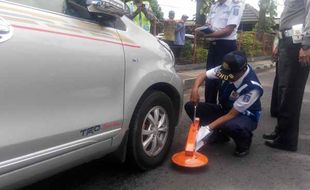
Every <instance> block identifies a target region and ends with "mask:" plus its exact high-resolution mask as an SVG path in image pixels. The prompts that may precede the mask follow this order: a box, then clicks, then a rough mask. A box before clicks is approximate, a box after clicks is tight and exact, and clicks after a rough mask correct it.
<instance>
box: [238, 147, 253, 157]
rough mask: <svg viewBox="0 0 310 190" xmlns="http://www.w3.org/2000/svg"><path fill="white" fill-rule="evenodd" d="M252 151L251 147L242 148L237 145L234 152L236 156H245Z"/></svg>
mask: <svg viewBox="0 0 310 190" xmlns="http://www.w3.org/2000/svg"><path fill="white" fill-rule="evenodd" d="M249 152H250V149H249V148H240V147H237V148H236V149H235V152H234V156H237V157H244V156H246V155H248V154H249Z"/></svg>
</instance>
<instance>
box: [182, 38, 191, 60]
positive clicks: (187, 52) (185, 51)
mask: <svg viewBox="0 0 310 190" xmlns="http://www.w3.org/2000/svg"><path fill="white" fill-rule="evenodd" d="M192 54H193V48H192V44H191V43H190V42H185V44H184V46H183V48H182V51H181V57H182V58H185V59H187V60H191V59H192Z"/></svg>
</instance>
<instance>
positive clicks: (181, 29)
mask: <svg viewBox="0 0 310 190" xmlns="http://www.w3.org/2000/svg"><path fill="white" fill-rule="evenodd" d="M187 19H188V16H187V15H182V17H181V20H180V21H179V22H178V23H177V27H176V30H175V42H174V45H175V49H176V50H175V57H176V58H179V57H180V54H181V51H182V48H183V46H184V44H185V32H186V30H185V22H186V21H187Z"/></svg>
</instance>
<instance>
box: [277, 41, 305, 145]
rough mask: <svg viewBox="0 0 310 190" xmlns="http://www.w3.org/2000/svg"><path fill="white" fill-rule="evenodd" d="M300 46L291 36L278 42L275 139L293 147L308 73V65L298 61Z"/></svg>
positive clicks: (296, 138) (296, 142) (295, 142)
mask: <svg viewBox="0 0 310 190" xmlns="http://www.w3.org/2000/svg"><path fill="white" fill-rule="evenodd" d="M300 47H301V45H300V44H293V42H292V39H291V38H284V39H282V40H280V42H279V56H280V57H279V67H278V70H279V71H278V77H279V78H278V104H279V112H278V130H279V138H278V139H277V141H278V142H279V143H281V144H284V145H286V146H290V147H294V148H297V145H298V132H299V117H300V110H301V105H302V100H303V95H304V90H305V85H306V82H307V79H308V74H309V67H303V66H301V64H300V63H299V61H298V58H299V50H300Z"/></svg>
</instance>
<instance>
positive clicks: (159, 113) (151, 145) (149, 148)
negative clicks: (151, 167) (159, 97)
mask: <svg viewBox="0 0 310 190" xmlns="http://www.w3.org/2000/svg"><path fill="white" fill-rule="evenodd" d="M168 127H169V118H168V114H167V112H166V110H165V109H164V108H163V107H161V106H155V107H153V108H152V109H151V110H150V111H149V112H148V113H147V114H146V117H145V119H144V121H143V125H142V133H141V140H142V146H143V150H144V152H145V153H146V154H147V155H148V156H151V157H154V156H157V155H158V154H159V153H160V152H161V151H162V149H163V148H164V146H165V144H166V141H167V137H168V132H169V130H168Z"/></svg>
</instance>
